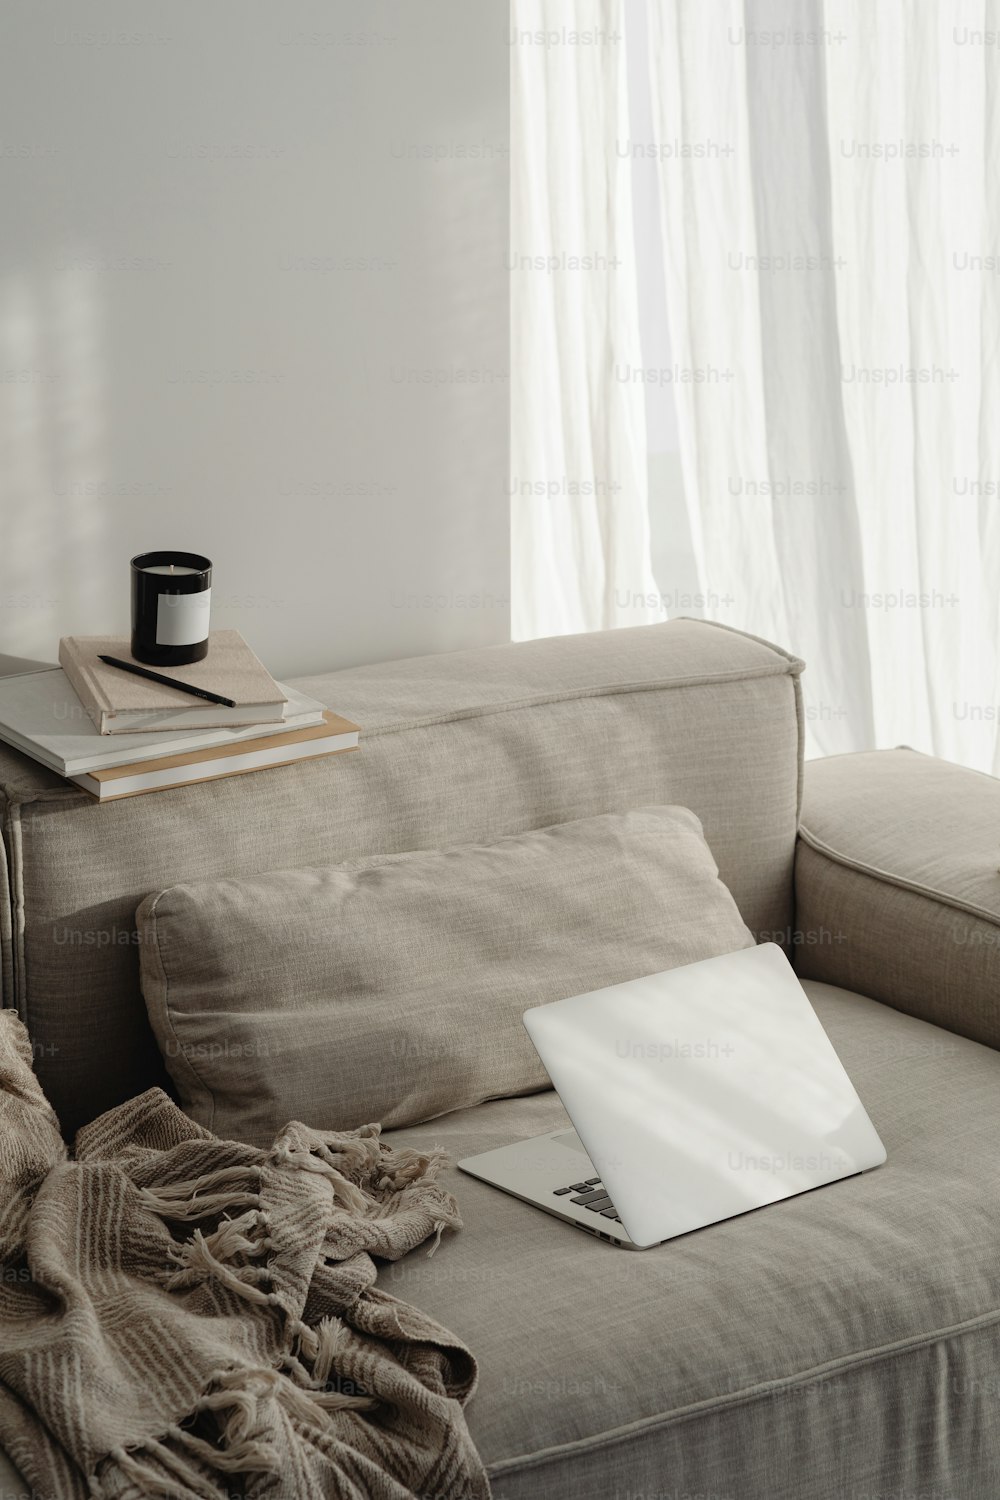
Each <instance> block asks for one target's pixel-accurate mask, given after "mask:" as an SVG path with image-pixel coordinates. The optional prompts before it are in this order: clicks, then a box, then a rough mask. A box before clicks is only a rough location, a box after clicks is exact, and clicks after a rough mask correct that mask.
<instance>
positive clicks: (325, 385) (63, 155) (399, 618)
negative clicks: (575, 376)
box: [0, 0, 509, 675]
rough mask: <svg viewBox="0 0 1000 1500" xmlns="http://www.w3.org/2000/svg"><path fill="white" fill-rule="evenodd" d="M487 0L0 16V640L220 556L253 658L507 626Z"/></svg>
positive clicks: (504, 97)
mask: <svg viewBox="0 0 1000 1500" xmlns="http://www.w3.org/2000/svg"><path fill="white" fill-rule="evenodd" d="M508 64H509V46H508V32H507V5H506V0H474V3H470V0H420V3H419V4H418V3H416V0H200V3H195V0H160V3H150V0H128V3H124V0H121V3H118V0H90V3H88V4H87V5H86V6H80V5H78V4H74V3H71V0H32V3H31V4H27V3H24V4H16V5H9V6H5V7H4V8H3V10H2V12H0V214H2V219H3V233H2V235H0V653H5V654H8V655H11V656H22V657H23V656H30V657H42V658H48V659H52V658H53V657H54V654H55V650H56V642H57V640H58V637H59V636H60V635H62V634H70V633H74V634H81V633H97V632H103V631H105V630H122V631H126V630H127V628H128V607H129V606H128V582H129V580H128V560H129V557H130V556H131V555H132V554H133V553H135V552H138V551H141V550H144V549H146V548H152V547H168V546H178V547H182V548H188V549H191V550H195V551H200V552H205V553H207V554H208V555H209V556H210V557H211V558H212V559H213V560H214V562H215V565H216V572H215V579H214V594H213V598H214V601H215V608H214V611H213V624H214V625H216V626H222V625H230V626H236V627H237V628H239V629H241V630H242V631H243V632H244V634H245V635H246V636H247V637H248V639H249V640H250V641H251V643H252V644H253V645H254V646H255V647H256V648H257V649H258V651H259V652H260V653H261V654H262V655H263V656H264V657H265V659H266V660H267V662H268V664H269V665H270V666H272V667H273V669H274V670H275V671H277V672H278V673H281V674H289V675H290V674H292V673H294V672H306V671H312V670H317V669H320V668H322V667H324V666H327V665H341V664H346V663H351V662H358V661H370V660H377V659H384V658H387V657H392V656H406V655H414V654H416V653H419V652H423V651H435V650H447V649H452V648H455V647H460V646H464V645H467V644H469V645H475V644H480V643H487V642H494V641H499V640H503V639H506V638H507V636H508V622H509V612H508V579H509V562H508V507H509V497H508V494H507V434H508V416H507V412H508V382H507V358H508V356H507V340H508V311H507V309H508V297H507V272H506V267H505V264H504V256H505V254H506V250H507V200H508V150H507V142H508Z"/></svg>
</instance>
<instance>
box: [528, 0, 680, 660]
mask: <svg viewBox="0 0 1000 1500" xmlns="http://www.w3.org/2000/svg"><path fill="white" fill-rule="evenodd" d="M512 18H513V19H512V37H511V42H512V66H511V88H512V101H511V154H512V163H511V165H512V172H511V254H510V270H511V320H512V326H511V335H512V348H513V360H512V368H511V423H512V427H511V482H510V489H511V513H512V516H511V524H512V554H513V570H512V572H513V588H512V597H511V616H512V620H511V626H512V633H513V635H514V638H515V639H516V640H522V639H525V638H527V637H531V636H539V635H562V634H568V633H570V632H573V631H579V630H605V629H608V628H610V627H612V626H615V625H637V624H643V623H645V622H647V621H649V620H653V619H660V618H662V617H663V612H662V610H661V609H660V608H659V604H658V601H657V599H656V598H655V593H656V584H655V580H654V578H653V575H652V572H651V569H650V564H649V510H648V504H647V488H646V431H645V417H644V407H643V393H642V388H641V386H639V385H636V384H634V383H630V382H629V381H627V380H625V381H622V380H621V379H619V378H618V377H619V374H620V373H621V371H622V370H623V369H625V370H628V369H632V368H635V367H637V366H638V365H639V364H640V362H641V342H640V336H639V313H638V307H637V304H636V271H635V247H634V241H633V233H632V200H631V174H630V170H629V166H628V162H627V161H625V160H622V159H621V158H620V157H619V155H618V152H617V143H618V142H619V141H620V140H621V139H622V137H623V136H624V135H625V134H626V133H627V131H628V96H627V91H626V77H625V45H624V31H623V24H624V23H623V17H622V5H621V0H573V3H571V4H567V0H515V3H514V5H513V7H512Z"/></svg>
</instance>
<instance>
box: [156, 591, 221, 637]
mask: <svg viewBox="0 0 1000 1500" xmlns="http://www.w3.org/2000/svg"><path fill="white" fill-rule="evenodd" d="M211 606H212V590H211V589H200V590H199V592H198V593H197V594H161V595H160V602H159V604H158V606H157V610H156V644H157V645H158V646H196V645H197V644H198V642H199V641H203V640H205V639H206V637H207V635H208V617H209V611H210V609H211Z"/></svg>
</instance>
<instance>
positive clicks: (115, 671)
mask: <svg viewBox="0 0 1000 1500" xmlns="http://www.w3.org/2000/svg"><path fill="white" fill-rule="evenodd" d="M129 646H130V643H129V640H128V638H127V637H124V636H109V635H86V636H84V635H76V636H74V635H69V636H64V637H63V638H62V640H61V641H60V642H59V665H60V666H61V667H62V669H63V671H64V672H65V674H66V676H67V677H68V678H69V681H70V683H71V684H72V686H73V688H74V690H75V691H76V693H77V695H78V697H79V699H80V702H81V703H82V704H83V707H84V708H85V709H86V711H87V713H88V714H89V715H90V717H91V719H93V721H94V723H95V724H96V725H97V728H98V729H99V730H100V732H101V734H120V733H126V732H129V731H133V732H134V731H139V730H143V731H147V730H157V729H164V730H166V729H213V728H226V727H236V726H237V725H240V724H271V723H275V722H280V720H281V719H282V718H283V717H284V711H285V694H284V691H283V690H282V689H281V688H280V687H279V686H278V684H277V683H276V682H275V680H274V678H273V677H272V676H271V674H270V672H269V671H268V670H267V668H266V667H265V666H264V664H263V662H261V661H260V659H259V658H258V657H257V656H256V655H255V654H254V652H253V651H251V649H250V647H249V646H248V645H247V643H246V641H245V640H244V639H243V637H242V635H240V632H239V631H238V630H216V631H213V632H212V634H211V635H210V636H209V641H208V655H207V656H206V657H205V659H204V661H196V662H191V663H190V664H189V665H187V666H184V667H156V668H154V669H153V670H155V671H157V672H160V673H161V674H162V675H163V676H164V677H174V678H177V679H178V680H179V681H181V682H187V683H190V684H191V685H192V686H193V687H199V688H205V689H207V690H208V691H209V692H211V693H220V694H221V695H222V696H223V697H224V698H232V699H234V700H235V702H236V705H237V706H236V707H235V708H226V707H224V706H223V705H222V704H216V703H206V702H205V700H204V699H203V698H196V697H194V696H193V695H192V694H190V693H184V692H181V691H179V690H178V689H176V688H170V687H166V686H163V685H161V684H160V683H158V682H150V681H149V679H148V678H145V677H137V676H135V675H134V674H132V673H131V672H123V671H121V670H120V669H119V668H117V667H109V666H108V665H107V663H106V662H102V661H101V660H99V658H100V657H101V656H102V655H104V656H117V657H120V658H121V659H122V660H123V661H127V662H132V661H134V660H135V658H134V657H133V656H132V653H131V650H130V649H129ZM136 665H138V666H142V665H143V663H142V662H138V663H136Z"/></svg>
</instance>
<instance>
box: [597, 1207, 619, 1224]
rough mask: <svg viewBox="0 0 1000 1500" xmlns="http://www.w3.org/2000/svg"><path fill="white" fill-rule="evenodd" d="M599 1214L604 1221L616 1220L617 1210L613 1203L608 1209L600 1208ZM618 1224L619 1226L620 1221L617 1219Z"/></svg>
mask: <svg viewBox="0 0 1000 1500" xmlns="http://www.w3.org/2000/svg"><path fill="white" fill-rule="evenodd" d="M601 1214H602V1216H603V1217H604V1218H605V1219H618V1210H617V1208H615V1206H614V1204H613V1203H612V1205H611V1207H610V1208H602V1209H601ZM618 1222H619V1224H620V1223H621V1219H618Z"/></svg>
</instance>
